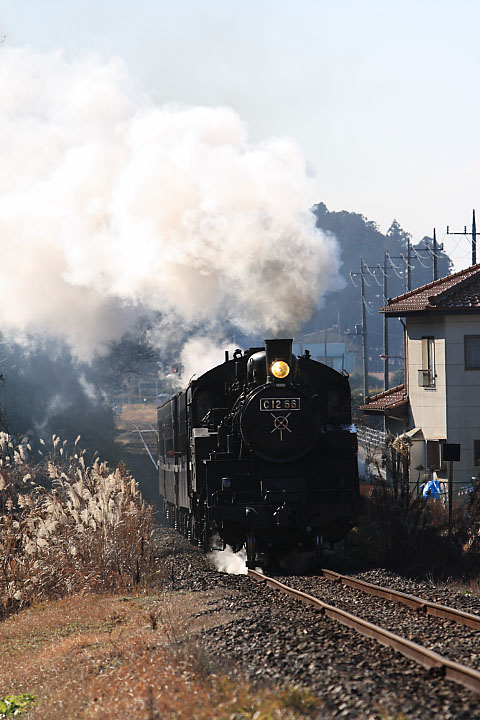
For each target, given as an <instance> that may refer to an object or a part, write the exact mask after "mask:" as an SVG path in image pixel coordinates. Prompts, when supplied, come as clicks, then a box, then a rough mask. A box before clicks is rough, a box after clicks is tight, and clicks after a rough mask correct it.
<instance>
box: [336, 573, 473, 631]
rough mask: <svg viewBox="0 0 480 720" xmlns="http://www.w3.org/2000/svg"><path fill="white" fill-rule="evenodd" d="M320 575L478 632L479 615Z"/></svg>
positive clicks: (345, 577)
mask: <svg viewBox="0 0 480 720" xmlns="http://www.w3.org/2000/svg"><path fill="white" fill-rule="evenodd" d="M322 573H323V574H324V576H325V577H326V578H327V579H328V580H333V581H334V582H341V583H342V585H347V586H348V587H351V588H355V589H356V590H362V591H363V592H366V593H369V594H370V595H375V596H376V597H381V598H385V599H386V600H391V601H392V602H397V603H403V605H407V606H408V607H410V608H413V609H414V610H420V611H423V612H426V613H427V614H428V615H434V616H435V617H439V618H444V619H446V620H452V621H453V622H456V623H459V624H460V625H468V627H471V628H473V629H474V630H480V616H479V615H474V614H473V613H469V612H465V610H456V609H455V608H451V607H447V606H446V605H440V604H439V603H434V602H430V600H424V599H423V598H419V597H416V596H415V595H408V594H407V593H403V592H400V591H399V590H392V589H390V588H385V587H382V586H381V585H374V584H373V583H369V582H365V580H358V579H357V578H354V577H351V576H350V575H341V574H340V573H337V572H334V571H333V570H322Z"/></svg>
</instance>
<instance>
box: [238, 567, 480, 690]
mask: <svg viewBox="0 0 480 720" xmlns="http://www.w3.org/2000/svg"><path fill="white" fill-rule="evenodd" d="M248 574H249V576H250V577H251V578H253V579H254V580H256V581H257V582H259V583H263V584H265V585H267V586H268V587H271V588H273V589H275V590H280V591H282V592H284V593H286V594H288V595H289V596H290V597H293V598H295V599H296V600H300V601H301V602H303V603H305V604H308V605H311V606H313V607H314V608H316V609H318V610H319V611H320V612H321V613H322V614H323V615H325V616H327V617H329V618H331V619H332V620H334V621H336V622H339V623H341V624H342V625H346V626H348V627H351V628H353V629H354V630H355V631H356V632H358V633H360V634H362V635H364V636H366V637H370V638H373V639H375V640H377V641H378V642H380V643H381V644H382V645H387V646H389V647H391V648H393V649H394V650H396V651H397V652H399V653H401V654H402V655H405V656H406V657H408V658H409V659H411V660H414V661H415V662H417V663H419V664H420V665H422V666H423V667H426V668H429V669H430V668H435V669H436V671H437V672H439V673H440V674H441V675H443V676H444V677H445V678H446V679H448V680H452V681H453V682H456V683H459V684H460V685H463V686H464V687H466V688H468V689H469V690H472V691H474V692H476V693H480V672H479V671H478V670H477V669H475V668H473V667H470V666H468V665H466V664H464V663H462V662H458V661H456V660H452V659H450V658H448V657H446V656H445V655H443V654H441V653H439V652H436V651H433V650H432V649H430V648H427V647H425V646H424V645H423V644H419V643H418V642H414V641H413V640H411V639H409V638H406V637H404V636H401V635H399V634H397V633H396V632H392V630H391V629H387V628H385V627H382V626H380V625H378V624H377V623H375V622H372V621H371V620H369V619H366V618H365V617H360V616H358V615H355V614H353V613H352V612H350V611H348V610H346V609H344V608H341V607H337V606H334V605H331V604H329V603H327V602H324V601H323V600H321V599H319V598H318V597H315V596H314V595H311V594H309V593H306V592H303V591H302V590H300V589H297V588H294V587H292V586H291V585H287V584H285V583H283V582H280V581H279V580H276V579H274V578H271V577H268V576H266V575H263V574H261V573H258V572H256V571H255V570H249V571H248ZM324 577H326V578H327V579H328V580H330V581H332V580H333V581H334V582H335V583H336V584H342V585H344V586H347V587H351V588H353V589H354V590H360V591H361V592H362V593H368V594H369V595H373V596H376V597H378V598H380V599H383V600H388V601H393V602H395V603H402V604H403V605H405V606H406V607H407V608H408V609H409V610H410V611H411V610H412V609H414V610H416V611H417V614H416V618H415V619H418V618H419V616H420V613H419V611H422V612H423V613H426V614H428V615H430V616H431V617H432V618H433V617H434V618H436V619H437V620H438V619H441V620H443V621H453V622H455V623H457V624H459V625H462V626H467V627H468V632H475V631H478V630H479V629H480V617H479V616H476V615H473V614H472V613H467V612H465V611H462V610H456V609H455V608H449V607H446V606H443V605H439V604H437V603H434V602H430V601H426V600H422V599H421V598H418V597H415V596H412V595H407V594H406V593H402V592H398V591H396V590H392V589H389V588H385V587H382V586H378V585H373V584H372V583H367V582H364V581H361V580H357V579H356V578H351V577H348V576H344V575H340V574H339V573H334V572H333V571H330V570H325V571H324ZM369 613H370V614H371V613H372V608H369ZM463 629H464V630H465V628H463ZM476 640H477V643H478V645H480V643H479V642H478V641H479V640H480V634H479V635H478V638H477V639H476ZM478 645H477V646H478Z"/></svg>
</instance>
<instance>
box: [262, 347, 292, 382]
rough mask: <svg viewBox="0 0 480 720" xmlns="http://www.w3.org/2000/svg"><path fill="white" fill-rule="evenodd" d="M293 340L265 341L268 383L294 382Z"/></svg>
mask: <svg viewBox="0 0 480 720" xmlns="http://www.w3.org/2000/svg"><path fill="white" fill-rule="evenodd" d="M292 345H293V340H265V355H266V362H267V382H292V380H293V372H292V360H293V357H292Z"/></svg>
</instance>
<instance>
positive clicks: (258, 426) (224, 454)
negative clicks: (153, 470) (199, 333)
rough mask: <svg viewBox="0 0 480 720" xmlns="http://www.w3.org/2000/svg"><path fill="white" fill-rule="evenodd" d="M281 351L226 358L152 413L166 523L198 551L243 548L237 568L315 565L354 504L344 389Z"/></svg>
mask: <svg viewBox="0 0 480 720" xmlns="http://www.w3.org/2000/svg"><path fill="white" fill-rule="evenodd" d="M292 347H293V345H292V340H290V339H275V340H265V347H262V348H250V349H249V350H247V351H245V352H242V351H241V350H236V351H235V353H234V354H233V357H232V358H230V357H229V355H228V353H226V354H225V362H224V363H223V364H221V365H218V366H217V367H214V368H212V369H211V370H209V371H208V372H206V373H204V374H203V375H202V376H200V377H198V378H196V379H192V380H191V382H190V384H189V385H188V387H187V388H186V390H185V391H183V392H180V393H178V394H176V395H174V396H173V397H171V398H170V399H169V400H168V401H167V402H165V403H164V404H163V405H161V406H160V407H159V408H158V437H159V447H158V467H159V485H160V498H161V504H162V506H163V510H164V512H165V515H166V517H167V518H168V520H169V522H170V523H171V524H172V525H173V526H174V527H176V528H177V529H179V530H180V531H181V532H182V533H183V534H184V535H185V536H186V537H187V538H189V539H190V540H191V541H192V542H194V543H196V544H198V545H200V546H202V547H204V548H205V549H208V548H209V547H210V542H211V539H212V537H213V535H218V536H219V537H220V539H221V541H222V542H223V544H224V546H225V545H230V546H231V547H232V549H233V550H234V551H238V550H239V549H241V548H242V547H243V546H245V547H246V551H247V566H248V567H255V565H258V564H262V562H263V563H265V562H268V561H269V560H271V559H273V558H275V557H278V556H280V555H282V554H283V553H285V552H287V551H289V550H292V549H298V550H304V551H305V550H306V551H309V550H311V551H313V552H314V553H315V554H316V556H317V557H318V556H319V554H320V553H321V548H322V546H323V543H324V542H329V543H334V542H336V541H337V540H340V539H341V538H343V537H344V536H345V534H346V533H347V531H348V529H349V528H350V525H351V521H352V516H353V513H354V510H355V506H356V503H357V499H358V471H357V438H356V431H355V428H354V426H353V425H352V421H351V403H350V401H351V397H350V387H349V383H348V378H347V376H346V375H345V374H343V373H340V372H337V371H336V370H334V369H332V368H331V367H328V366H327V365H324V364H322V363H320V362H317V361H315V360H313V359H312V358H311V357H310V354H309V352H308V351H306V352H305V354H304V355H301V356H298V357H297V356H295V355H294V354H293V351H292Z"/></svg>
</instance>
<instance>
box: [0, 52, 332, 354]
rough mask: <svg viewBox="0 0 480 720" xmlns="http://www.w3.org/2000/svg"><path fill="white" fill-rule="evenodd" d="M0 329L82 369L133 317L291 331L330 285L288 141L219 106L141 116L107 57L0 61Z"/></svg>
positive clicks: (323, 243) (300, 165)
mask: <svg viewBox="0 0 480 720" xmlns="http://www.w3.org/2000/svg"><path fill="white" fill-rule="evenodd" d="M0 96H1V98H2V103H1V108H0V132H1V138H2V166H1V170H0V238H1V241H2V246H3V248H4V252H3V253H2V261H1V263H0V328H1V331H2V333H7V334H8V333H10V334H11V335H13V336H15V338H16V339H17V340H18V339H19V337H20V336H21V335H22V334H25V335H27V334H31V333H43V334H50V335H54V336H56V337H59V338H61V339H62V340H64V341H66V342H67V343H68V345H70V347H71V348H73V349H74V352H75V353H76V355H77V356H78V357H80V358H82V359H88V358H90V357H92V356H93V355H94V354H95V353H97V352H99V351H101V350H102V348H104V347H106V345H107V344H108V342H109V341H112V340H117V339H120V338H121V337H122V336H123V334H124V333H125V331H126V330H128V329H129V328H130V327H131V326H132V324H133V323H134V322H135V321H136V319H137V318H138V317H139V316H140V315H145V313H148V312H158V313H159V316H160V331H159V343H160V344H165V343H167V342H170V341H173V342H177V343H178V336H179V330H178V328H179V327H181V328H182V330H186V331H187V332H191V331H192V329H198V328H203V330H204V332H210V331H211V330H212V328H217V329H218V328H219V327H221V326H222V325H223V323H224V322H225V321H226V322H228V323H229V324H230V326H236V327H238V328H240V329H241V330H242V331H243V332H247V333H262V332H267V331H269V332H271V333H272V334H276V333H277V332H278V331H282V332H285V331H286V330H288V329H289V328H298V327H299V326H300V325H301V323H302V322H303V321H304V320H306V319H307V318H308V316H309V315H310V314H311V312H312V310H313V309H314V308H315V307H316V306H317V305H318V304H319V302H320V301H321V298H322V296H323V295H324V293H326V292H327V291H329V290H332V289H336V288H338V287H340V286H341V284H342V281H341V279H340V277H339V275H338V268H339V259H338V254H337V246H336V242H335V240H334V239H333V238H332V237H330V236H327V235H325V234H322V233H321V232H320V231H318V230H317V229H316V228H315V225H314V218H313V215H312V214H311V213H310V211H309V208H310V207H311V206H312V204H313V203H314V202H316V201H318V197H319V195H320V190H319V188H318V187H317V185H316V183H315V181H314V180H313V178H312V177H310V176H309V174H308V173H307V172H306V169H305V168H306V163H305V158H304V157H303V156H302V153H301V152H300V150H299V148H298V147H297V146H296V145H295V144H294V143H293V142H291V141H290V140H288V139H282V138H275V139H271V140H268V141H265V142H259V143H253V142H251V141H249V139H248V135H247V130H246V128H245V125H244V124H243V122H242V121H241V120H240V118H239V117H238V115H237V114H236V113H235V112H234V111H233V110H232V109H229V108H225V107H220V108H209V107H180V106H161V107H159V106H156V105H155V104H153V103H152V101H150V100H149V99H148V98H146V97H145V96H144V95H142V93H141V92H140V90H139V89H138V88H137V87H135V84H134V83H133V81H132V80H131V78H130V77H129V75H128V72H127V70H126V68H125V66H124V65H123V63H122V62H121V61H120V60H118V59H111V60H109V61H102V60H101V59H99V58H98V57H88V58H85V59H83V60H78V59H77V60H76V61H75V62H73V61H70V60H68V59H66V58H65V57H64V56H63V55H62V54H61V53H51V54H42V53H39V52H35V51H33V50H30V49H11V48H2V52H1V54H0Z"/></svg>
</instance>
